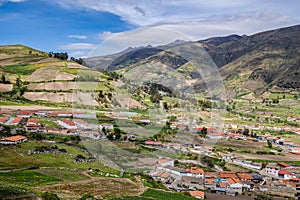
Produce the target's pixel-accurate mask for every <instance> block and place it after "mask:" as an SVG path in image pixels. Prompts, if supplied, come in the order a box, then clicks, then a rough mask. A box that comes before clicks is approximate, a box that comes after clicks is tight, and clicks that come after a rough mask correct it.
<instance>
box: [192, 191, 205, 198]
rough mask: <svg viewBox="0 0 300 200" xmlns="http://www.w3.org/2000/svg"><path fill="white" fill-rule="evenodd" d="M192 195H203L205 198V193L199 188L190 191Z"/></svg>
mask: <svg viewBox="0 0 300 200" xmlns="http://www.w3.org/2000/svg"><path fill="white" fill-rule="evenodd" d="M190 195H191V196H193V197H201V198H204V196H205V193H204V192H202V191H199V190H195V191H190Z"/></svg>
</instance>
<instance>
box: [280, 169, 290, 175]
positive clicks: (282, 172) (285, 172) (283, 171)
mask: <svg viewBox="0 0 300 200" xmlns="http://www.w3.org/2000/svg"><path fill="white" fill-rule="evenodd" d="M278 174H287V175H289V174H292V172H289V171H287V170H285V169H281V170H279V172H278Z"/></svg>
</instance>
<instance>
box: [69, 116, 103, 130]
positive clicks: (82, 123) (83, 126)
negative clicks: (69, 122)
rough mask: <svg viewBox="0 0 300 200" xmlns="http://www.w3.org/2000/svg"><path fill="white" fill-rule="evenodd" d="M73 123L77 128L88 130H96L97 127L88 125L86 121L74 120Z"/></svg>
mask: <svg viewBox="0 0 300 200" xmlns="http://www.w3.org/2000/svg"><path fill="white" fill-rule="evenodd" d="M73 121H74V123H75V124H76V126H77V127H78V128H81V129H89V130H92V129H97V125H94V124H89V123H87V122H86V121H84V120H82V119H74V120H73Z"/></svg>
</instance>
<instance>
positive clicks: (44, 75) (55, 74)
mask: <svg viewBox="0 0 300 200" xmlns="http://www.w3.org/2000/svg"><path fill="white" fill-rule="evenodd" d="M59 70H60V68H57V67H49V68H41V69H38V70H36V71H35V72H33V73H32V74H31V75H30V76H29V77H28V78H27V81H29V82H44V81H51V80H56V81H58V80H64V81H68V80H69V81H70V80H74V79H75V78H76V76H75V75H73V74H69V73H66V72H59Z"/></svg>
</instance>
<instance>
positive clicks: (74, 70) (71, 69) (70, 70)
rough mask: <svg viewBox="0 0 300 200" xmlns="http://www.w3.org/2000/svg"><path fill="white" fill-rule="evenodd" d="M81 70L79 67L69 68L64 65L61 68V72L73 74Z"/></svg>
mask: <svg viewBox="0 0 300 200" xmlns="http://www.w3.org/2000/svg"><path fill="white" fill-rule="evenodd" d="M78 71H79V68H68V67H64V68H62V69H61V70H59V72H66V73H68V74H73V75H77V74H78Z"/></svg>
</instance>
